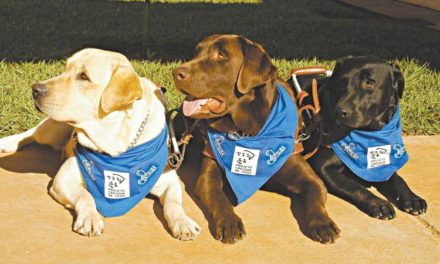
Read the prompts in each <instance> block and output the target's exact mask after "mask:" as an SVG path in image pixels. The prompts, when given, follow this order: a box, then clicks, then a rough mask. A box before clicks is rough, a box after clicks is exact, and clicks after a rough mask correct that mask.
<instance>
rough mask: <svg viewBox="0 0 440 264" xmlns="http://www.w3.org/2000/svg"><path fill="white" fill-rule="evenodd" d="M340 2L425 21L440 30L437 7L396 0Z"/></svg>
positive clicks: (407, 18)
mask: <svg viewBox="0 0 440 264" xmlns="http://www.w3.org/2000/svg"><path fill="white" fill-rule="evenodd" d="M340 2H343V3H346V4H349V5H353V6H356V7H360V8H363V9H367V10H369V11H372V12H374V13H378V14H382V15H385V16H388V17H392V18H396V19H404V20H418V21H423V22H425V23H427V24H428V27H429V28H432V29H434V30H437V31H440V12H439V11H437V10H435V9H428V8H424V7H420V6H416V5H413V4H409V3H404V2H399V1H395V0H368V1H364V0H340ZM419 2H426V1H419ZM438 3H439V1H438V0H435V5H433V7H434V6H435V7H437V6H438Z"/></svg>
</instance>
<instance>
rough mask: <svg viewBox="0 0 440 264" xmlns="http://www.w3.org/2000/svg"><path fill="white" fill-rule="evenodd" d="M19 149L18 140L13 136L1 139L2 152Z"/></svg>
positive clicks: (0, 147)
mask: <svg viewBox="0 0 440 264" xmlns="http://www.w3.org/2000/svg"><path fill="white" fill-rule="evenodd" d="M17 150H18V142H16V140H14V139H13V138H11V137H5V138H2V139H0V153H13V152H16V151H17Z"/></svg>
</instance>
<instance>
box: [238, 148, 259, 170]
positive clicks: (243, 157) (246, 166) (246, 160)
mask: <svg viewBox="0 0 440 264" xmlns="http://www.w3.org/2000/svg"><path fill="white" fill-rule="evenodd" d="M259 156H260V150H258V149H248V148H242V147H239V146H235V150H234V157H233V159H232V167H231V172H233V173H237V174H244V175H253V176H255V175H256V173H257V166H258V157H259Z"/></svg>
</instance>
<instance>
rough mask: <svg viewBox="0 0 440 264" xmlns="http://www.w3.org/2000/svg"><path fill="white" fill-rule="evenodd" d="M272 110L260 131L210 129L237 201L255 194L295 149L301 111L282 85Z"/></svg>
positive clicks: (218, 159)
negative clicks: (240, 132)
mask: <svg viewBox="0 0 440 264" xmlns="http://www.w3.org/2000/svg"><path fill="white" fill-rule="evenodd" d="M277 87H278V97H277V100H276V102H275V104H274V105H273V107H272V110H271V113H270V114H269V117H268V119H267V120H266V122H265V124H264V126H263V127H262V129H261V131H260V132H259V133H258V135H256V136H254V137H243V138H237V137H236V136H234V134H231V133H224V132H220V131H217V130H214V129H209V130H208V137H209V142H210V144H211V148H212V150H213V153H214V155H215V158H216V159H217V162H218V163H219V165H220V167H221V168H222V169H223V170H224V171H225V173H226V178H227V179H228V181H229V184H230V185H231V187H232V190H233V191H234V193H235V195H236V197H237V204H240V203H242V202H244V201H245V200H247V199H248V198H249V197H251V196H252V195H253V194H254V193H255V192H256V191H257V190H258V189H260V188H261V186H263V185H264V184H265V183H266V182H267V181H268V180H269V179H270V178H271V177H272V176H273V175H274V174H275V173H276V172H277V171H278V170H279V169H280V168H281V167H282V166H283V164H284V163H285V162H286V160H287V159H288V158H289V157H290V155H291V154H292V152H293V150H294V144H295V140H294V136H295V131H296V127H297V123H298V113H297V109H296V105H295V104H294V102H293V100H292V98H291V97H290V96H289V94H288V93H287V92H286V91H285V89H284V88H283V87H282V86H281V85H277Z"/></svg>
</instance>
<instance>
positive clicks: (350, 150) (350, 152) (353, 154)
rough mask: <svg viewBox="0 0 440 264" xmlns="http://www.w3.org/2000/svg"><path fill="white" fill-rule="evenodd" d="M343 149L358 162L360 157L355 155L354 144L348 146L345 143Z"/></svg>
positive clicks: (342, 145)
mask: <svg viewBox="0 0 440 264" xmlns="http://www.w3.org/2000/svg"><path fill="white" fill-rule="evenodd" d="M341 148H342V150H343V151H345V152H346V153H347V154H348V156H350V157H351V158H352V159H354V160H357V159H359V155H358V154H356V153H354V151H353V149H354V143H350V144H346V143H344V142H342V143H341Z"/></svg>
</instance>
